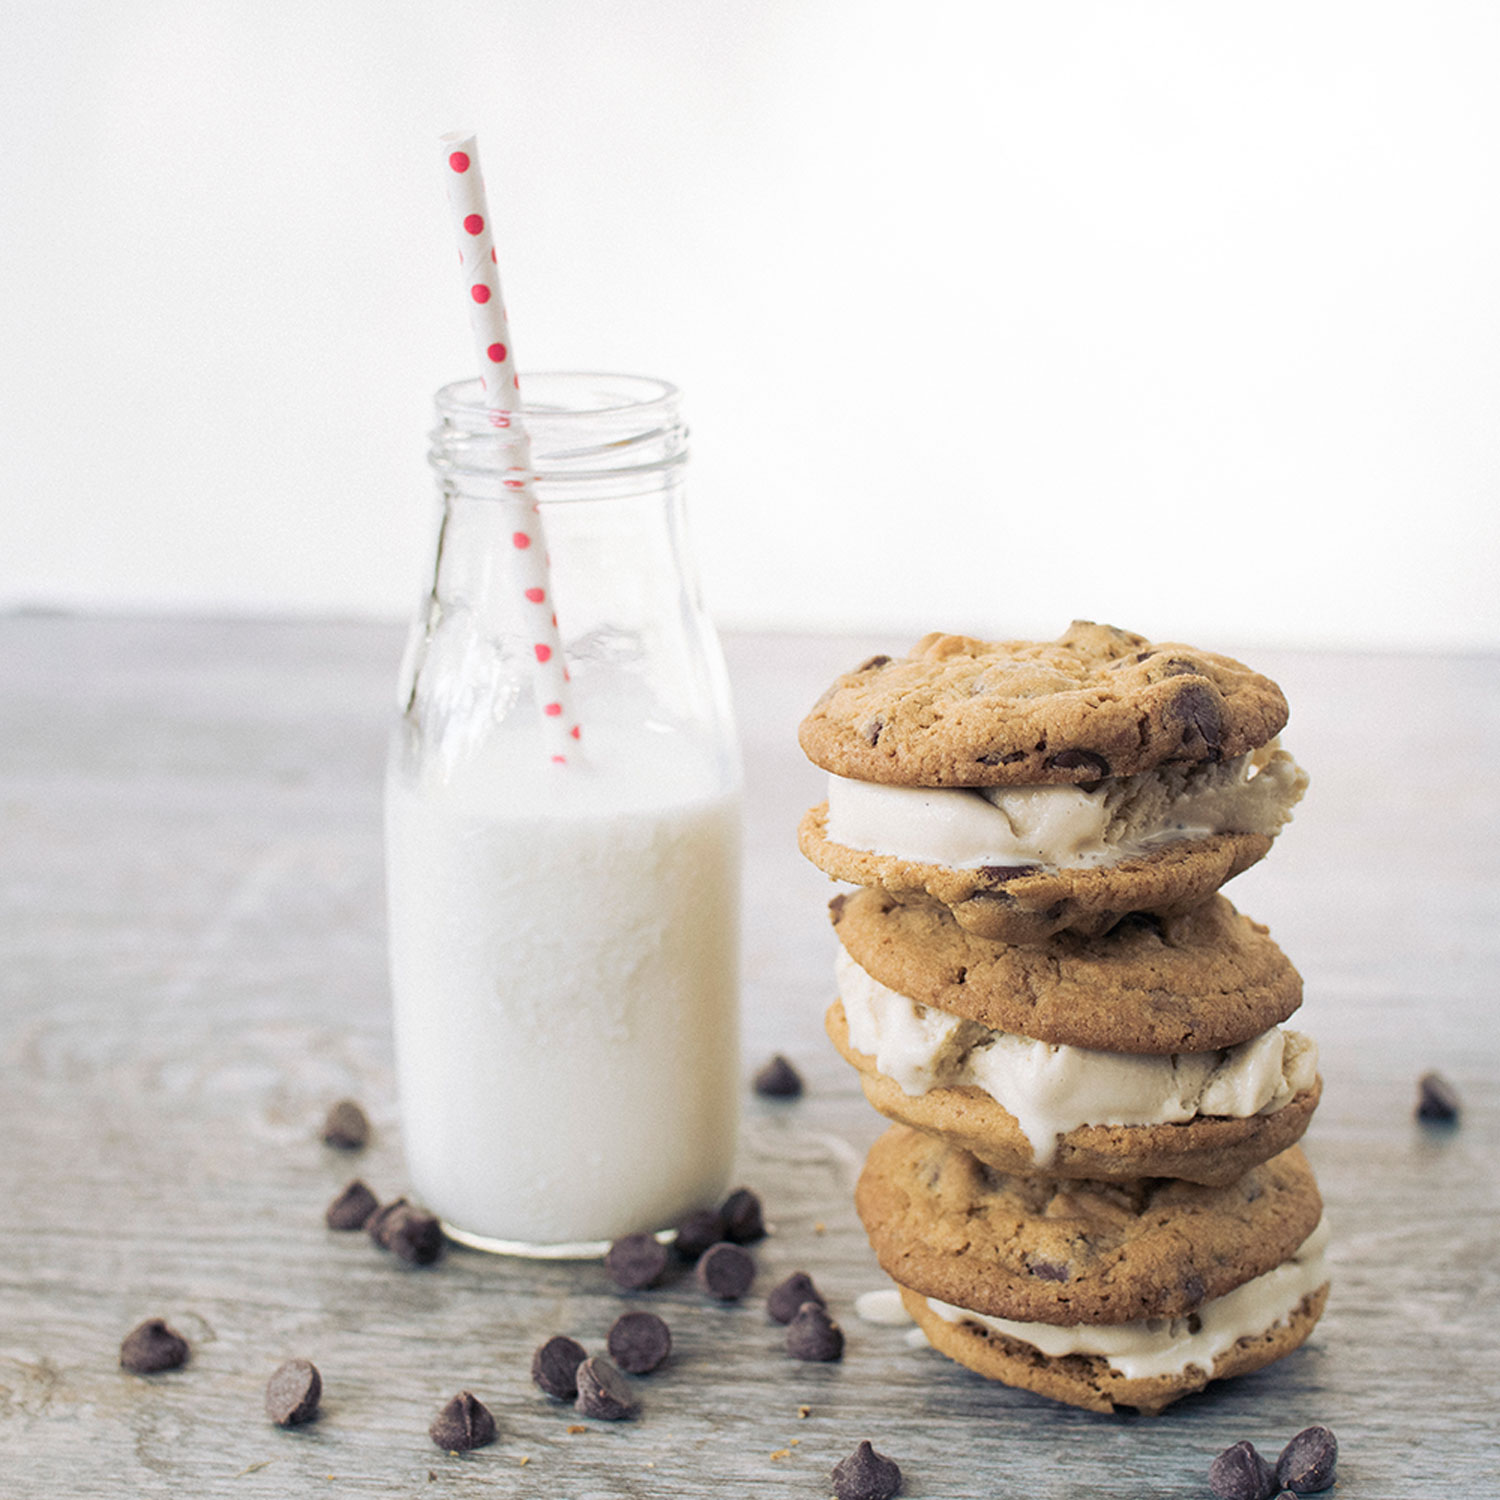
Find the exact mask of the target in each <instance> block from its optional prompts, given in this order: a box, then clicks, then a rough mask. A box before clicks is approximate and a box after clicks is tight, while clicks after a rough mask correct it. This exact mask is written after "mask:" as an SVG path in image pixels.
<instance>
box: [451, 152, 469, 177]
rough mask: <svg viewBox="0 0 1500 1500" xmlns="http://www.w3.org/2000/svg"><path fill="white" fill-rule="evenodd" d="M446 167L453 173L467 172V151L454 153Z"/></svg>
mask: <svg viewBox="0 0 1500 1500" xmlns="http://www.w3.org/2000/svg"><path fill="white" fill-rule="evenodd" d="M448 165H449V166H450V167H452V168H453V170H454V171H455V172H467V171H468V170H469V153H468V152H467V151H455V152H454V153H453V155H452V156H450V157H449V158H448Z"/></svg>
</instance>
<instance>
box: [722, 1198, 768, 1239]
mask: <svg viewBox="0 0 1500 1500" xmlns="http://www.w3.org/2000/svg"><path fill="white" fill-rule="evenodd" d="M719 1215H720V1217H721V1218H722V1219H723V1220H724V1238H725V1239H726V1240H732V1241H733V1242H734V1243H735V1244H736V1245H753V1244H754V1243H755V1241H756V1240H759V1239H764V1238H765V1233H766V1224H765V1219H764V1218H763V1217H762V1214H761V1207H760V1199H759V1198H757V1197H756V1195H755V1194H754V1193H752V1192H751V1191H750V1189H749V1188H736V1189H735V1190H734V1191H733V1192H732V1193H731V1194H730V1195H729V1196H728V1197H727V1198H726V1199H725V1200H724V1201H723V1202H722V1203H721V1204H720V1205H719Z"/></svg>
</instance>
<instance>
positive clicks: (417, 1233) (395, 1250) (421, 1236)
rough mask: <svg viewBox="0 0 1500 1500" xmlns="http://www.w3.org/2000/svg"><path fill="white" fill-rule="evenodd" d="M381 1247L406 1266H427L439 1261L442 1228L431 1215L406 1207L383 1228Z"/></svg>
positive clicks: (442, 1245) (440, 1257)
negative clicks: (384, 1229)
mask: <svg viewBox="0 0 1500 1500" xmlns="http://www.w3.org/2000/svg"><path fill="white" fill-rule="evenodd" d="M381 1243H382V1244H383V1245H384V1246H385V1248H386V1249H387V1250H389V1251H390V1252H391V1254H392V1255H394V1256H395V1257H396V1259H397V1260H400V1261H405V1263H406V1264H407V1265H409V1266H430V1265H432V1264H433V1262H434V1261H438V1260H441V1259H442V1257H443V1250H444V1248H445V1246H444V1241H443V1226H442V1225H441V1224H439V1223H438V1221H437V1218H436V1216H435V1215H433V1214H429V1213H424V1212H423V1211H422V1210H421V1209H420V1208H412V1207H411V1206H410V1205H409V1204H408V1205H407V1207H406V1208H405V1209H403V1210H402V1212H401V1213H399V1214H397V1215H396V1217H395V1218H394V1219H393V1220H391V1221H390V1222H389V1223H388V1224H387V1226H386V1231H385V1237H384V1239H383V1240H382V1241H381Z"/></svg>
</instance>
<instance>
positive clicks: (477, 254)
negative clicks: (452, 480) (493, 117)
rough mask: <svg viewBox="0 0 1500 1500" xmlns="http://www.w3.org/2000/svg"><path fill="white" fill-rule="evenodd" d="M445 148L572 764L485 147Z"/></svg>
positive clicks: (510, 560) (472, 321) (531, 619)
mask: <svg viewBox="0 0 1500 1500" xmlns="http://www.w3.org/2000/svg"><path fill="white" fill-rule="evenodd" d="M442 148H443V174H444V176H445V177H446V178H447V181H448V204H449V207H450V208H451V209H452V210H453V223H454V227H455V229H456V231H457V234H458V258H459V262H460V264H461V266H462V268H463V276H464V286H465V288H466V290H467V296H466V297H465V299H464V300H465V302H466V303H467V304H468V308H469V326H470V328H471V329H472V330H473V333H474V347H475V350H476V352H477V354H478V357H479V378H480V383H481V384H482V385H483V386H484V404H485V406H486V407H487V408H488V409H489V420H490V425H491V426H492V427H495V428H496V429H498V430H503V431H504V432H505V433H506V437H507V440H508V442H507V446H508V448H509V450H510V454H509V456H510V460H511V462H510V467H509V468H507V469H506V471H505V474H504V477H503V478H502V479H501V481H500V482H501V484H502V485H503V487H504V488H505V490H506V492H507V495H508V496H509V497H510V498H509V499H508V500H506V501H505V502H503V503H506V504H508V505H509V506H510V507H511V508H512V511H513V515H512V520H511V535H510V540H511V545H510V546H509V547H507V548H506V549H505V550H506V553H507V557H506V559H505V563H506V566H507V572H506V577H507V582H508V586H511V587H513V588H514V589H515V591H516V594H517V596H518V597H519V598H520V600H521V601H522V603H523V606H524V608H523V617H524V619H525V620H526V628H527V630H528V631H529V633H530V636H531V641H532V647H531V655H532V670H533V684H534V686H535V688H536V701H537V706H538V708H539V710H540V713H541V720H542V726H543V734H544V735H545V736H546V738H547V749H548V753H549V754H550V755H551V757H552V759H553V760H554V761H555V762H557V764H559V765H564V764H566V763H567V760H568V757H569V754H570V753H573V754H575V755H576V753H577V749H578V741H579V738H580V734H581V730H580V728H579V724H578V719H577V717H576V716H575V715H574V712H573V705H572V696H573V694H572V689H571V687H570V685H569V683H568V669H567V665H566V663H565V661H564V659H563V648H562V637H561V635H560V634H559V632H558V629H557V615H556V614H555V613H554V612H553V604H552V582H551V579H550V578H549V576H548V566H547V545H546V538H545V537H544V536H543V533H542V516H541V512H540V510H539V509H538V508H537V503H536V496H535V494H534V493H533V490H532V480H533V478H534V477H535V476H534V474H533V471H532V467H531V440H530V438H529V437H528V436H527V433H526V427H525V424H524V422H523V421H522V418H521V382H520V380H519V379H518V378H517V375H516V366H515V360H514V358H513V356H512V353H511V342H510V327H509V324H508V323H507V321H506V317H505V299H504V298H503V297H502V296H501V294H500V272H499V268H498V264H497V261H496V257H495V246H494V235H493V232H492V229H491V223H490V211H489V206H488V204H487V203H486V202H485V196H484V177H483V175H482V174H481V172H480V169H479V145H478V141H477V139H476V137H474V136H472V135H463V134H454V135H445V136H444V137H443V138H442Z"/></svg>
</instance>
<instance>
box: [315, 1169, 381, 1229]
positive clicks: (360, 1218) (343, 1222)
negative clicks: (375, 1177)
mask: <svg viewBox="0 0 1500 1500" xmlns="http://www.w3.org/2000/svg"><path fill="white" fill-rule="evenodd" d="M379 1207H380V1203H379V1200H378V1199H377V1198H376V1197H375V1194H374V1193H372V1192H371V1191H370V1189H369V1188H368V1187H367V1186H366V1185H365V1184H364V1183H363V1182H361V1181H360V1180H359V1178H358V1177H356V1178H355V1179H354V1181H353V1182H351V1183H350V1184H349V1186H348V1187H346V1188H345V1189H344V1191H343V1192H342V1193H340V1194H339V1195H338V1197H337V1198H335V1199H334V1200H333V1202H332V1203H330V1204H329V1205H328V1209H327V1211H326V1212H325V1213H324V1215H323V1222H324V1223H325V1224H327V1225H328V1227H329V1228H330V1229H363V1228H364V1227H365V1225H366V1224H367V1223H369V1221H370V1215H371V1214H373V1213H374V1212H375V1210H376V1209H377V1208H379Z"/></svg>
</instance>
